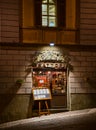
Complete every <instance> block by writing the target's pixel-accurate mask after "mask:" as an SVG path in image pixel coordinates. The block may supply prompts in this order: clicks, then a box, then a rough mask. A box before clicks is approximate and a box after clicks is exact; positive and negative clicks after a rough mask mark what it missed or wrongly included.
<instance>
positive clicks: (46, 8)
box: [42, 0, 57, 27]
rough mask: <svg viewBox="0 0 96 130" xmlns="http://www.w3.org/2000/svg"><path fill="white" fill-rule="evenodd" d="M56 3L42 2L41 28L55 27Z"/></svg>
mask: <svg viewBox="0 0 96 130" xmlns="http://www.w3.org/2000/svg"><path fill="white" fill-rule="evenodd" d="M56 25H57V24H56V1H55V0H42V26H48V27H56Z"/></svg>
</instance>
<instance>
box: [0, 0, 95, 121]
mask: <svg viewBox="0 0 96 130" xmlns="http://www.w3.org/2000/svg"><path fill="white" fill-rule="evenodd" d="M35 1H37V3H35ZM35 1H34V0H27V1H26V0H21V1H19V0H0V104H1V107H0V117H1V118H0V122H1V123H2V122H6V121H11V120H17V119H24V118H28V117H32V114H33V106H34V101H33V98H32V88H33V87H35V86H36V84H38V86H41V85H42V82H44V83H45V84H46V83H49V82H48V81H49V80H48V79H49V78H50V77H49V71H50V72H51V79H52V85H53V84H54V85H53V86H54V88H52V100H51V102H50V103H49V104H50V109H54V110H56V111H57V112H58V110H59V111H60V110H63V111H64V110H78V109H85V108H92V107H96V103H95V99H96V88H95V87H96V86H95V82H96V81H95V80H96V70H95V68H96V13H95V12H96V2H95V0H91V1H90V0H78V1H77V0H59V3H58V1H57V3H58V5H59V6H58V7H57V8H56V11H58V10H59V11H58V12H57V14H58V15H57V16H56V17H57V18H58V19H57V22H56V27H50V26H49V25H50V24H48V25H46V22H44V25H46V26H44V27H43V26H42V22H41V21H40V19H41V18H42V17H43V16H42V17H40V16H41V15H42V13H41V14H40V8H39V7H41V6H40V4H41V1H40V0H35ZM44 2H45V3H46V0H45V1H44ZM51 6H53V4H52V5H51ZM36 7H38V8H36ZM62 7H63V9H64V10H62ZM58 8H59V9H58ZM60 9H61V10H60ZM63 15H64V16H63ZM61 16H62V17H63V18H62V17H61ZM49 17H50V16H49V15H48V18H49ZM52 20H53V22H54V19H52ZM48 21H50V19H49V20H48ZM62 21H64V23H63V22H62ZM49 23H50V22H49ZM54 25H55V24H54ZM51 26H53V25H52V24H51ZM50 42H53V43H55V46H54V47H49V43H50ZM34 57H35V58H36V59H38V61H37V62H36V63H35V59H34ZM66 57H67V59H69V60H68V61H67V62H66ZM34 64H35V66H34ZM38 66H39V67H38ZM38 69H39V70H38ZM41 71H42V72H43V75H40V74H38V73H39V72H41ZM33 72H34V73H33ZM35 74H36V75H35ZM42 76H43V77H42ZM34 77H35V78H34ZM46 77H48V78H47V79H46ZM36 79H38V82H36ZM34 80H35V81H34ZM62 80H63V84H62V82H61V81H62ZM17 81H23V82H22V83H21V84H20V85H17ZM39 81H40V82H39ZM58 82H59V83H58ZM34 84H35V85H34ZM43 85H44V84H43ZM62 85H63V86H65V88H63V87H62ZM47 86H49V84H47ZM58 86H59V87H58ZM57 87H58V89H56V88H57ZM61 88H63V89H61Z"/></svg>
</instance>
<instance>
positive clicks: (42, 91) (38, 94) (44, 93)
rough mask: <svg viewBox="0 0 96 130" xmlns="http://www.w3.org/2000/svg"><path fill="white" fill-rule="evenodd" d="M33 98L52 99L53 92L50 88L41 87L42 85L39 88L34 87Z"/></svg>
mask: <svg viewBox="0 0 96 130" xmlns="http://www.w3.org/2000/svg"><path fill="white" fill-rule="evenodd" d="M32 90H33V99H34V100H48V99H51V98H52V97H51V92H50V89H49V88H45V87H43V88H41V87H38V88H35V87H34V88H33V89H32Z"/></svg>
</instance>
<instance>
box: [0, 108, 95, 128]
mask: <svg viewBox="0 0 96 130" xmlns="http://www.w3.org/2000/svg"><path fill="white" fill-rule="evenodd" d="M0 130H96V108H93V109H85V110H78V111H70V112H62V113H56V114H50V115H42V116H40V117H34V118H30V119H24V120H18V121H13V122H8V123H3V124H0Z"/></svg>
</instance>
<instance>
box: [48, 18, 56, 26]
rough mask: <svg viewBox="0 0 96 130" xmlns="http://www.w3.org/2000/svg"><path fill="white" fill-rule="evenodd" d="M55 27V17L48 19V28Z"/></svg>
mask: <svg viewBox="0 0 96 130" xmlns="http://www.w3.org/2000/svg"><path fill="white" fill-rule="evenodd" d="M55 26H56V17H49V27H55Z"/></svg>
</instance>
